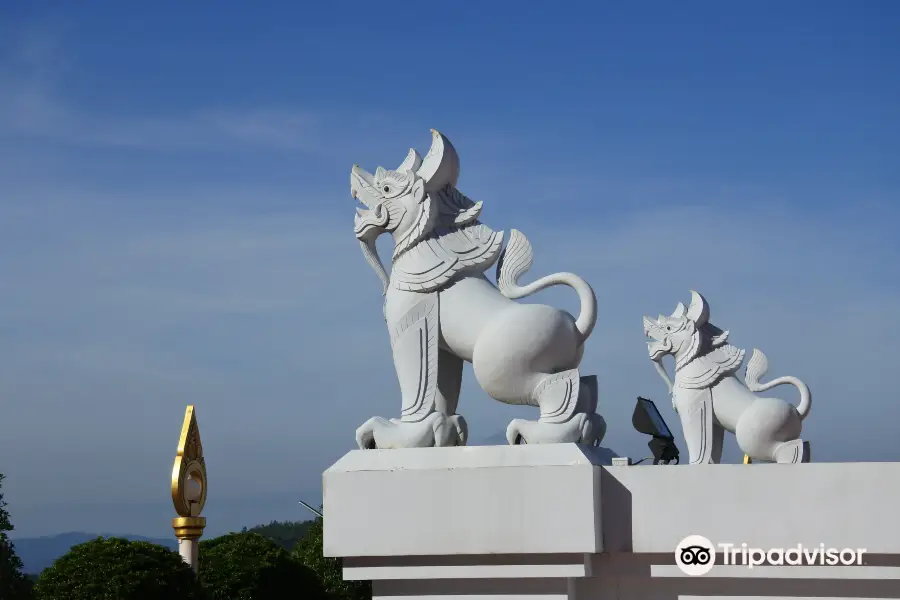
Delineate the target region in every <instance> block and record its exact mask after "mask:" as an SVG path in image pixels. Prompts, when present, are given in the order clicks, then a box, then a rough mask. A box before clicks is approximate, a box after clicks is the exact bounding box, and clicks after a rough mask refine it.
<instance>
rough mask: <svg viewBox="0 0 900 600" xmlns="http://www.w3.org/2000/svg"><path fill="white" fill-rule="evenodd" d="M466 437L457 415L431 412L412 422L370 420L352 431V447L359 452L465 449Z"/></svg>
mask: <svg viewBox="0 0 900 600" xmlns="http://www.w3.org/2000/svg"><path fill="white" fill-rule="evenodd" d="M468 436H469V428H468V425H467V424H466V420H465V419H464V418H463V417H462V416H461V415H450V416H449V417H448V416H446V415H443V414H441V413H439V412H433V413H431V414H430V415H428V416H427V417H425V418H424V419H422V420H421V421H415V422H409V421H401V420H400V419H385V418H383V417H372V418H371V419H369V420H368V421H366V422H365V423H363V425H362V426H361V427H360V428H359V429H357V430H356V444H357V445H358V446H359V448H360V449H361V450H374V449H376V448H378V449H386V448H430V447H434V446H438V447H440V446H465V445H466V441H467V439H468Z"/></svg>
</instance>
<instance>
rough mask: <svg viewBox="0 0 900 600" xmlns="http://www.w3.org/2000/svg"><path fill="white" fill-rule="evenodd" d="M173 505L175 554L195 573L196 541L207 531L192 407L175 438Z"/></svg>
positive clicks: (202, 472)
mask: <svg viewBox="0 0 900 600" xmlns="http://www.w3.org/2000/svg"><path fill="white" fill-rule="evenodd" d="M172 503H173V504H174V505H175V512H176V513H178V517H176V518H174V519H172V529H174V530H175V537H177V538H178V552H179V554H181V557H182V558H183V559H184V561H185V562H186V563H188V564H189V565H191V566H192V567H193V568H194V570H195V571H196V570H197V567H198V562H199V561H198V553H197V540H198V539H199V538H200V536H202V535H203V528H204V527H206V518H205V517H201V516H200V512H201V511H202V510H203V506H204V505H205V504H206V461H205V460H204V459H203V445H202V444H201V443H200V429H199V427H197V416H196V415H195V414H194V406H193V405H189V406H188V407H187V410H186V411H185V414H184V424H183V425H182V426H181V437H180V438H178V452H177V453H176V454H175V465H174V466H173V467H172Z"/></svg>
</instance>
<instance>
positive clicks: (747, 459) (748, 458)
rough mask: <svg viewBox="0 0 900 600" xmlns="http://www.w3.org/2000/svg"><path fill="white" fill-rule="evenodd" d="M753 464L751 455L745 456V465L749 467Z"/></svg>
mask: <svg viewBox="0 0 900 600" xmlns="http://www.w3.org/2000/svg"><path fill="white" fill-rule="evenodd" d="M752 463H753V459H751V458H750V455H749V454H745V455H744V464H745V465H749V464H752Z"/></svg>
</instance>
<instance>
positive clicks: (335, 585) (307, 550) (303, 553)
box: [292, 517, 372, 600]
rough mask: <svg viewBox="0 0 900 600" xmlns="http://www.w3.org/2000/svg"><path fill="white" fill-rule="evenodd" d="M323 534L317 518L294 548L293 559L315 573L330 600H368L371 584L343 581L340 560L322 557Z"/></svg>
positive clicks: (320, 523)
mask: <svg viewBox="0 0 900 600" xmlns="http://www.w3.org/2000/svg"><path fill="white" fill-rule="evenodd" d="M323 532H324V521H323V520H322V518H321V517H319V518H317V519H316V520H315V521H313V522H312V524H311V525H310V527H309V531H307V532H306V535H305V536H304V537H303V539H302V540H300V543H298V544H297V545H296V546H294V550H293V552H292V554H293V555H294V557H296V559H297V560H299V561H300V562H302V563H303V564H304V565H306V566H307V567H309V568H310V569H312V570H313V571H315V572H316V574H317V575H318V576H319V580H321V582H322V585H323V586H324V587H325V591H326V592H327V593H328V596H329V598H331V599H332V600H370V599H371V598H372V582H370V581H344V570H343V565H342V563H341V559H339V558H330V557H326V556H324V553H323V550H322V534H323Z"/></svg>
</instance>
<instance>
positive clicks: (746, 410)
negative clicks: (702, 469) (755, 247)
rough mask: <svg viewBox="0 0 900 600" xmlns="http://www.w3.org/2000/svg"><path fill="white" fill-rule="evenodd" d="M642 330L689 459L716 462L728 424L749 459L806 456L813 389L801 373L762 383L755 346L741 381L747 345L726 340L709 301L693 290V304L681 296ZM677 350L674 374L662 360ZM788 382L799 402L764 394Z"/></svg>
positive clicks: (762, 361) (761, 357)
mask: <svg viewBox="0 0 900 600" xmlns="http://www.w3.org/2000/svg"><path fill="white" fill-rule="evenodd" d="M644 334H645V335H646V336H647V337H649V338H652V341H650V342H648V344H647V346H648V350H649V352H650V359H651V360H653V361H654V363H655V367H656V370H657V371H658V372H659V374H660V376H661V377H662V378H663V380H664V381H665V382H666V385H667V386H668V388H669V393H670V394H671V395H672V407H673V408H674V409H675V411H676V412H677V413H678V415H679V417H680V418H681V425H682V427H683V428H684V438H685V442H686V443H687V447H688V453H689V454H690V464H705V463H718V462H719V461H720V459H721V457H722V441H723V436H724V432H725V430H727V431H730V432H731V433H733V434H734V435H735V438H736V439H737V443H738V446H740V448H741V450H742V451H743V452H744V453H745V454H746V455H748V456H749V457H750V458H752V459H756V460H763V461H772V462H778V463H799V462H809V460H810V450H809V442H804V441H803V440H801V439H800V430H801V428H802V423H801V422H802V421H803V419H804V418H805V417H806V416H807V415H808V414H809V409H810V407H811V406H812V395H811V394H810V391H809V388H808V387H807V386H806V384H805V383H803V382H802V381H800V380H799V379H797V378H796V377H779V378H778V379H773V380H772V381H770V382H769V383H760V379H761V378H762V377H763V376H764V375H765V374H766V371H768V368H769V364H768V360H767V359H766V355H765V354H763V353H762V352H760V351H759V350H756V349H754V350H753V354H752V355H751V357H750V361H749V362H748V364H747V372H746V377H745V378H744V382H741V381H740V380H739V379H738V378H737V376H736V373H737V371H738V369H740V367H741V363H742V362H743V361H744V351H743V350H740V349H738V348H735V347H734V346H732V345H731V344H728V343H727V340H728V332H727V331H722V330H721V329H719V328H718V327H716V326H715V325H713V324H712V323H710V322H709V305H708V304H707V302H706V300H705V299H704V298H703V296H701V295H700V294H698V293H697V292H694V291H692V292H691V305H690V307H689V308H687V309H685V307H684V304H681V303H680V302H679V303H678V306H677V307H676V309H675V312H674V313H672V315H671V316H668V317H666V316H663V315H660V316H659V318H658V319H657V320H656V321H653V320H652V319H650V318H649V317H644ZM666 355H672V356H673V357H674V358H675V381H674V382H673V381H671V380H670V379H669V376H668V374H667V373H666V369H665V367H664V366H663V364H662V360H663V358H664V357H665V356H666ZM782 384H790V385H793V386H795V387H796V388H797V389H798V390H799V391H800V403H799V405H798V406H797V407H796V408H794V406H793V405H792V404H789V403H788V402H785V401H784V400H780V399H778V398H762V397H758V396H756V395H755V394H754V392H765V391H766V390H770V389H772V388H773V387H775V386H778V385H782Z"/></svg>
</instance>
